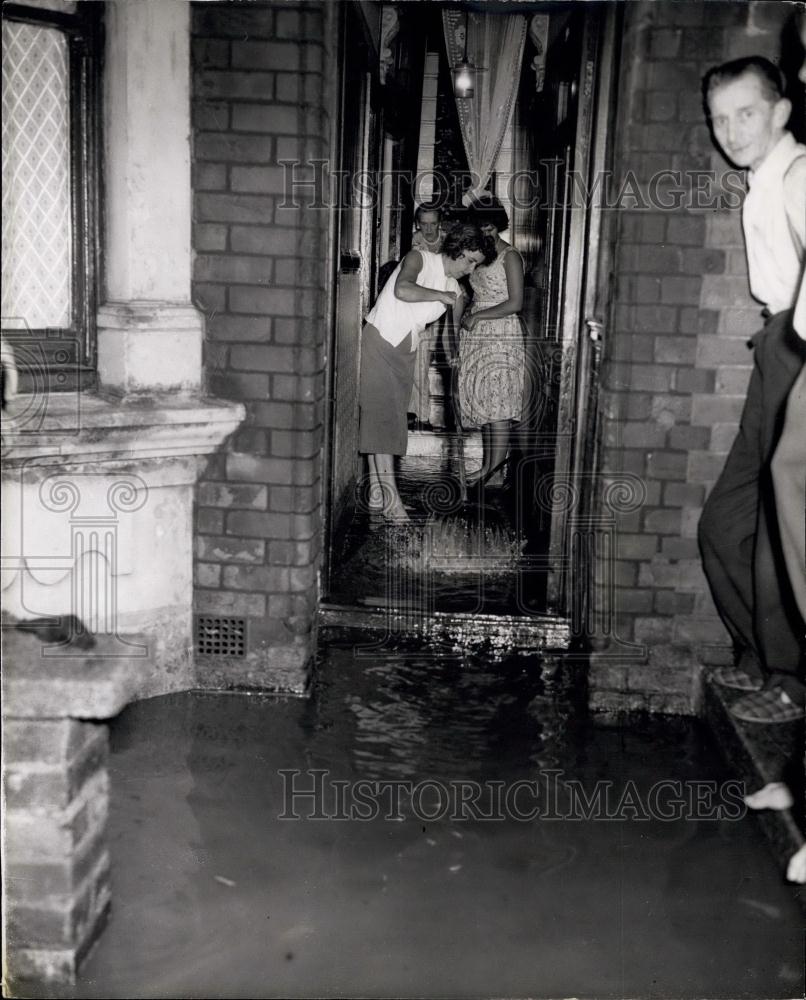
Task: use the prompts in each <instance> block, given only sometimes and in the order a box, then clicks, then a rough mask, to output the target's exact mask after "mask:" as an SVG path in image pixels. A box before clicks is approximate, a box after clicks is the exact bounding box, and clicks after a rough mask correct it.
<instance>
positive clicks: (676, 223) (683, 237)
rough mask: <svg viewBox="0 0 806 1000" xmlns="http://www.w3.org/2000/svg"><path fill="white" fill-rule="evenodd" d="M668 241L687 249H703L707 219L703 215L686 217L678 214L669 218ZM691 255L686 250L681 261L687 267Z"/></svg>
mask: <svg viewBox="0 0 806 1000" xmlns="http://www.w3.org/2000/svg"><path fill="white" fill-rule="evenodd" d="M667 239H668V241H669V242H670V243H676V244H683V245H685V246H687V247H689V246H691V247H701V246H703V245H704V244H705V219H704V217H703V216H701V215H686V214H683V213H676V214H674V215H672V216H670V218H669V222H668V230H667ZM690 253H691V251H690V250H685V251H684V252H683V253H682V255H681V261H682V263H683V266H684V267H685V264H686V261H687V259H688V257H689V254H690Z"/></svg>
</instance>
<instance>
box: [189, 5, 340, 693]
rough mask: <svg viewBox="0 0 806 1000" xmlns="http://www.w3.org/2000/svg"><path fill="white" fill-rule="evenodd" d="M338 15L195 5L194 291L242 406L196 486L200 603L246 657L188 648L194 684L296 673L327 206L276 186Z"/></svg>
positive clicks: (305, 153)
mask: <svg viewBox="0 0 806 1000" xmlns="http://www.w3.org/2000/svg"><path fill="white" fill-rule="evenodd" d="M335 16H336V15H335V11H334V10H333V9H332V8H331V7H329V5H326V4H320V3H307V4H300V5H297V6H295V5H294V4H288V3H252V4H250V5H249V6H248V7H246V6H235V5H232V4H226V3H225V4H219V3H198V4H193V10H192V34H193V38H192V65H193V71H194V74H193V88H192V108H193V111H192V115H193V187H194V195H195V202H194V221H193V246H194V249H195V262H194V269H193V279H194V280H193V291H194V300H195V301H196V303H197V305H198V306H199V307H200V308H201V309H202V310H203V311H204V313H205V314H206V338H205V342H204V364H205V372H206V379H207V384H208V387H209V389H210V391H211V392H213V393H214V394H216V395H220V396H223V397H225V398H228V399H232V400H239V401H242V402H243V403H244V404H245V405H246V409H247V418H246V421H245V423H244V424H243V426H242V428H241V430H240V431H239V432H238V433H237V434H236V435H235V436H234V438H233V439H232V440H231V442H230V446H229V448H228V450H227V452H226V453H222V454H220V455H218V456H217V457H216V459H215V460H214V461H212V462H210V463H209V465H208V467H207V469H206V471H205V473H204V475H203V478H202V481H201V483H200V486H199V491H198V497H197V501H198V503H197V510H196V562H195V574H196V575H195V584H196V589H195V609H196V611H197V613H199V614H202V615H207V616H213V618H216V617H217V616H228V617H234V618H237V619H242V620H245V622H246V627H247V648H246V655H245V656H244V657H242V658H230V657H222V656H216V657H213V656H209V657H199V659H198V670H199V677H200V681H201V682H202V683H203V684H205V685H212V686H225V687H228V686H235V685H257V686H261V687H277V688H285V689H291V690H297V691H300V690H302V689H303V688H304V686H305V683H306V663H307V660H308V658H309V654H310V651H311V648H312V628H313V623H314V615H315V607H316V600H317V570H318V566H319V561H320V550H321V544H322V517H321V504H322V484H321V462H322V457H321V456H322V447H323V420H324V404H323V395H324V384H325V383H324V349H325V341H326V324H325V320H324V317H325V310H326V291H327V288H328V287H329V275H328V273H327V265H326V258H327V236H328V224H329V212H328V210H327V209H325V208H320V209H300V208H295V207H290V206H288V205H286V204H285V203H284V190H285V181H286V174H285V171H284V168H283V166H282V165H281V161H283V160H299V161H306V160H309V159H312V158H320V159H322V158H326V157H327V156H328V154H329V135H330V129H331V125H332V123H331V121H330V120H329V118H328V114H327V111H326V107H325V105H326V100H327V96H328V95H332V94H333V93H334V91H333V87H334V86H335V80H336V73H335V70H334V69H333V65H334V64H333V62H332V59H333V53H332V52H331V49H330V46H331V45H335V42H336V37H335V36H336V29H335V21H334V18H335ZM295 176H296V178H297V179H302V178H304V177H305V176H308V175H306V174H305V172H304V171H302V170H301V169H300V170H298V171H297V172H296V174H295Z"/></svg>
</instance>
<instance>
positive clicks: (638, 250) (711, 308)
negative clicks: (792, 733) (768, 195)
mask: <svg viewBox="0 0 806 1000" xmlns="http://www.w3.org/2000/svg"><path fill="white" fill-rule="evenodd" d="M789 14H790V10H789V9H788V8H787V5H784V4H766V3H748V4H737V3H721V2H715V3H708V4H701V3H687V2H682V3H675V4H666V3H664V4H656V3H633V4H628V5H627V6H626V12H625V24H624V34H623V49H622V57H621V67H622V69H621V80H620V84H619V95H618V100H619V122H618V125H617V131H616V135H615V150H616V164H615V178H614V189H615V190H616V191H627V190H631V191H638V192H639V197H638V198H630V197H629V196H627V197H623V198H622V199H621V202H620V205H619V211H618V218H619V221H618V245H617V247H616V253H615V268H614V269H615V284H614V288H615V294H614V297H613V302H612V314H611V323H610V332H609V336H608V341H607V345H606V352H607V353H606V365H605V372H604V385H603V410H604V428H603V457H604V461H603V465H604V472H605V473H618V472H629V473H633V474H635V475H637V476H639V477H641V478H642V479H643V481H644V483H645V485H646V489H647V499H646V503H645V504H644V505H643V507H642V508H641V509H640V510H639V511H636V512H635V513H634V514H631V515H628V516H625V517H622V518H621V519H620V536H619V539H618V551H617V562H616V567H615V570H616V572H615V578H616V586H615V591H614V598H615V608H616V611H617V615H618V618H617V633H618V635H619V636H620V637H621V638H622V639H624V640H626V641H627V642H636V643H638V644H643V645H644V646H645V647H646V656H643V657H641V656H639V657H637V658H636V659H634V660H632V661H627V660H624V659H622V658H620V657H619V655H618V651H617V650H613V649H611V650H605V651H604V652H603V653H601V654H597V655H596V656H594V659H593V665H592V670H591V692H592V705H593V707H594V708H600V709H616V708H649V709H651V710H654V711H667V712H677V711H681V712H690V711H692V710H693V709H694V708H695V707H696V703H697V697H698V690H699V685H698V669H699V668H698V666H697V665H698V664H715V663H724V662H727V661H729V660H730V658H731V650H730V646H729V637H728V634H727V632H726V630H725V629H724V627H723V626H722V624H721V622H720V620H719V618H718V617H717V614H716V611H715V608H714V606H713V602H712V600H711V597H710V594H709V592H708V588H707V584H706V581H705V578H704V576H703V573H702V569H701V565H700V560H699V554H698V549H697V539H696V531H697V523H698V520H699V516H700V512H701V510H702V506H703V503H704V501H705V497H706V495H707V493H708V490H709V489H710V487H711V486H712V485H713V483H714V481H715V479H716V477H717V476H718V474H719V471H720V469H721V467H722V464H723V462H724V460H725V457H726V454H727V452H728V450H729V448H730V445H731V443H732V441H733V438H734V436H735V433H736V429H737V426H738V420H739V416H740V413H741V409H742V404H743V400H744V393H745V389H746V386H747V382H748V379H749V376H750V370H751V364H752V355H751V351H750V350H749V348H748V346H747V338H748V336H749V335H750V334H752V333H753V332H755V330H756V329H758V328H759V327H760V326H761V317H760V306H759V305H758V303H756V302H754V301H753V300H752V299H751V297H750V294H749V289H748V284H747V274H746V267H745V257H744V249H743V242H742V233H741V219H740V200H741V198H740V197H737V194H736V192H737V190H741V187H742V185H741V183H740V177H739V175H738V174H737V173H736V172H734V173H733V175H732V177H730V176H728V177H724V176H723V173H724V172H725V171H728V170H730V166H729V165H728V164H727V163H726V162H725V161H724V160H723V158H722V157H721V155H720V154H719V153H718V152H717V151H716V149H715V148H714V145H713V143H712V141H711V138H710V136H709V133H708V129H707V126H706V124H705V120H704V117H703V111H702V106H701V97H700V80H701V78H702V76H703V74H704V73H705V71H706V70H707V69H708V68H709V67H710V66H712V65H714V64H716V63H719V62H722V61H725V60H727V59H730V58H734V57H738V56H741V55H747V54H750V53H759V54H762V55H766V56H768V57H770V58H773V59H777V57H778V54H779V53H780V51H781V45H782V28H783V26H784V22H785V21H786V19H787V18H788V16H789ZM663 171H672V172H673V173H672V174H667V175H666V176H663V175H662V173H661V172H663ZM690 171H701V172H703V173H702V174H701V176H700V179H699V180H698V178H697V176H696V175H695V174H692V173H688V174H687V172H690ZM708 171H715V172H716V173H715V177H716V180H715V181H711V180H709V178H708V173H707V172H708ZM630 172H632V175H631V174H630ZM674 172H680V173H679V175H678V174H677V173H674ZM653 177H654V178H655V182H654V189H653V181H652V178H653ZM633 181H634V183H633ZM698 185H699V188H700V195H699V196H698V195H697V190H696V189H697V187H698ZM721 196H723V197H722V201H721V202H720V197H721ZM724 196H727V197H724ZM698 197H699V201H698ZM665 205H666V206H669V207H664V206H665ZM630 663H632V665H630Z"/></svg>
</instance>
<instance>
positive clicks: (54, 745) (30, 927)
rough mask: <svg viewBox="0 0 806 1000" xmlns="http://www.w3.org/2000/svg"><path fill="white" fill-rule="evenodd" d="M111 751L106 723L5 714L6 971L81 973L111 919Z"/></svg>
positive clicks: (17, 975) (50, 978)
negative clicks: (108, 843)
mask: <svg viewBox="0 0 806 1000" xmlns="http://www.w3.org/2000/svg"><path fill="white" fill-rule="evenodd" d="M17 652H18V650H17ZM34 662H36V661H34ZM40 663H41V661H40ZM20 707H21V706H20V705H19V704H17V705H16V708H17V709H19V708H20ZM26 707H27V706H26ZM107 756H108V729H107V727H106V726H104V725H98V724H95V723H92V722H79V721H78V720H76V719H36V718H8V717H4V718H3V808H4V859H3V861H4V868H5V871H4V875H5V885H6V895H5V913H4V916H5V931H6V953H5V955H4V958H5V961H4V976H5V978H6V979H7V980H8V981H13V982H16V983H17V984H21V983H23V982H26V981H28V982H32V983H37V984H38V985H39V986H40V987H41V986H42V985H43V984H44V983H48V984H50V983H53V982H61V983H64V982H71V981H73V980H74V978H75V975H76V972H77V970H78V967H79V965H80V963H81V961H82V959H83V957H84V956H85V955H86V953H87V950H88V949H89V947H90V945H91V944H92V942H93V941H94V940H95V938H96V936H97V934H98V933H99V931H100V929H101V927H102V926H103V922H104V919H105V914H106V911H107V909H108V907H109V900H110V887H109V871H110V866H109V851H108V850H107V846H106V820H107V814H108V799H109V796H108V786H109V777H108V774H107V771H106V761H107ZM15 995H23V996H24V995H26V994H25V993H21V994H15ZM28 995H35V994H28ZM40 995H41V994H40Z"/></svg>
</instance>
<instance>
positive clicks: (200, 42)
mask: <svg viewBox="0 0 806 1000" xmlns="http://www.w3.org/2000/svg"><path fill="white" fill-rule="evenodd" d="M191 52H192V62H193V65H194V66H198V67H207V66H210V67H215V68H224V67H226V66H229V42H226V41H224V40H223V39H219V38H194V39H193V41H192V43H191Z"/></svg>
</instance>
